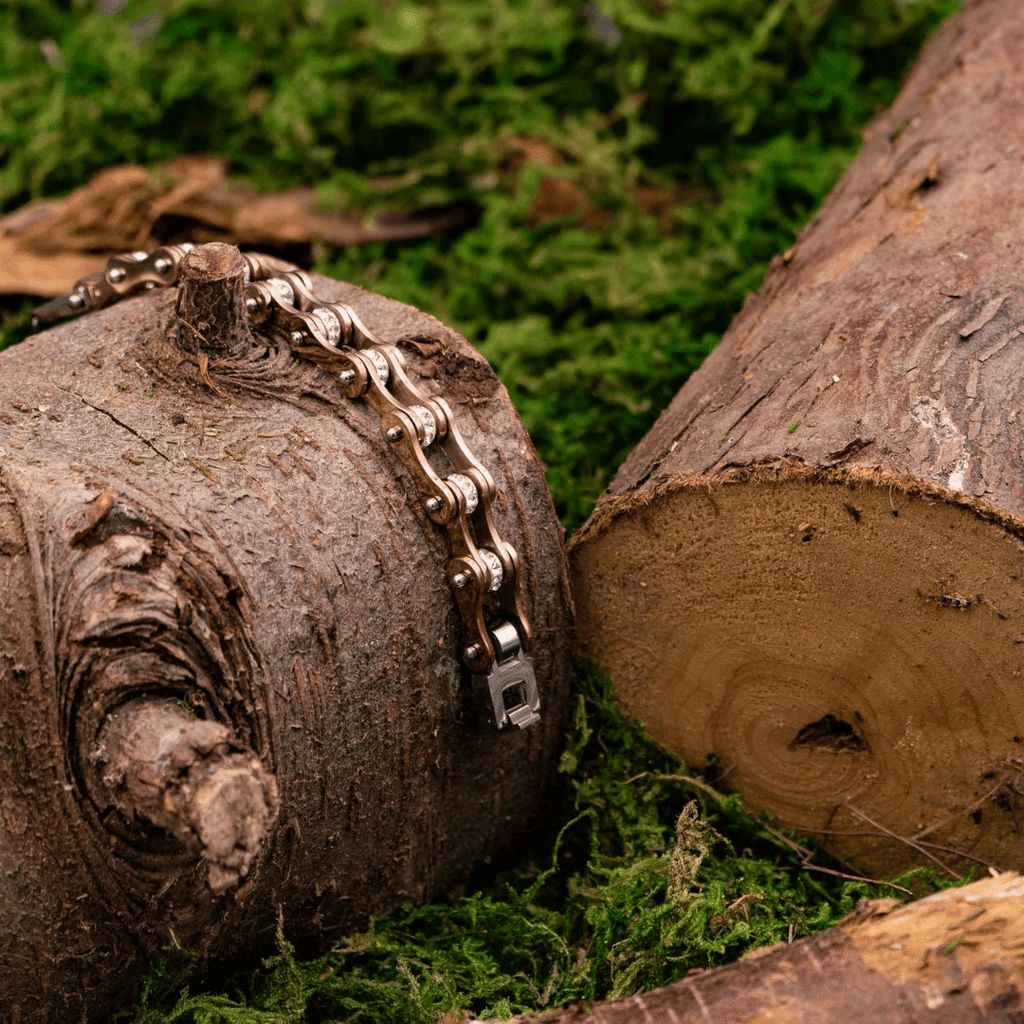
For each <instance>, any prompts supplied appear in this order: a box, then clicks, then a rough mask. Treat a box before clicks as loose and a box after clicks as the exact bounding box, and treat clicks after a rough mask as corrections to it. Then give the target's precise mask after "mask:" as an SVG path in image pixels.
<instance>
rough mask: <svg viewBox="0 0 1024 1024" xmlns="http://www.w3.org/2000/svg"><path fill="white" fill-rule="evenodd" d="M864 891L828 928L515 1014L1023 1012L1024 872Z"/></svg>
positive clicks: (556, 1023) (786, 1021) (729, 1018)
mask: <svg viewBox="0 0 1024 1024" xmlns="http://www.w3.org/2000/svg"><path fill="white" fill-rule="evenodd" d="M895 903H897V901H896V900H874V901H864V904H863V905H862V906H859V907H858V908H857V910H856V911H855V912H854V913H852V914H850V915H848V916H847V917H845V918H844V919H843V920H842V921H841V922H840V923H839V924H838V925H837V926H836V927H835V928H830V929H829V930H828V931H826V932H822V933H821V934H820V935H815V936H812V937H811V938H807V939H801V940H800V941H798V942H794V943H792V944H789V945H786V944H780V945H777V946H770V947H768V948H767V949H760V950H756V951H755V952H753V953H750V954H748V955H747V956H745V957H744V958H743V959H742V960H739V961H738V962H737V963H735V964H730V965H728V966H727V967H720V968H718V969H717V970H713V971H707V972H701V973H697V974H695V975H693V976H691V977H688V978H686V979H685V980H683V981H679V982H676V983H675V984H674V985H666V986H665V987H664V988H659V989H655V990H654V991H653V992H645V993H642V994H638V995H635V996H633V997H632V998H631V999H623V1000H621V1001H618V1002H613V1003H597V1004H588V1005H580V1006H575V1007H570V1008H569V1009H568V1010H551V1011H548V1012H545V1013H540V1014H535V1015H528V1016H524V1017H517V1018H516V1022H517V1024H584V1022H586V1024H652V1022H654V1021H657V1022H659V1024H660V1022H662V1021H665V1022H670V1024H737V1022H739V1021H748V1022H751V1024H753V1022H755V1021H756V1022H762V1021H763V1022H765V1024H768V1022H770V1021H778V1022H780V1024H833V1022H836V1021H843V1022H845V1024H971V1022H974V1021H977V1022H979V1024H980V1022H982V1021H988V1022H996V1021H1005V1022H1006V1024H1009V1022H1011V1021H1019V1020H1021V1019H1022V1018H1024V996H1022V993H1024V879H1022V878H1021V877H1020V876H1019V875H1016V874H1012V873H1007V874H1003V875H1000V876H998V877H996V878H986V879H985V880H984V881H981V882H975V883H973V884H972V885H968V886H964V887H963V888H958V889H947V890H946V891H945V892H939V893H936V894H935V895H934V896H929V897H927V898H925V899H923V900H918V901H917V902H916V903H911V904H908V905H906V906H900V907H897V908H895V909H894V908H893V905H894V904H895Z"/></svg>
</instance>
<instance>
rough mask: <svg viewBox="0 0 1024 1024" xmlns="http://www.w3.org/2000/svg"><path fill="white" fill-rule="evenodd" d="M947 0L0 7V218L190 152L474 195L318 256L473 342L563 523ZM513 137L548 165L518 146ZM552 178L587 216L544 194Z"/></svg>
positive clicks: (680, 377)
mask: <svg viewBox="0 0 1024 1024" xmlns="http://www.w3.org/2000/svg"><path fill="white" fill-rule="evenodd" d="M956 6H957V4H956V2H955V0H921V2H918V3H898V2H896V0H602V3H601V4H598V3H596V2H594V3H583V4H582V5H581V4H578V3H573V2H567V0H418V2H408V0H129V2H128V3H126V4H123V5H122V4H121V3H120V2H119V0H5V3H4V4H3V5H0V47H2V50H0V211H2V212H6V211H9V210H11V209H12V208H14V207H16V206H18V205H19V204H21V203H24V202H25V201H26V200H28V199H30V198H32V197H36V196H43V195H46V196H49V195H58V194H61V193H63V192H66V191H68V190H70V189H71V188H73V187H75V186H77V185H80V184H82V183H83V182H85V181H86V180H88V178H89V177H90V176H91V175H92V174H94V173H95V172H96V171H98V170H100V169H101V168H103V167H107V166H111V165H114V164H117V163H121V162H126V161H133V162H140V163H147V164H148V163H153V162H156V161H159V160H163V159H166V158H169V157H173V156H177V155H180V154H185V153H197V152H206V153H213V154H217V155H219V156H222V157H224V158H225V159H227V160H228V161H229V165H230V169H231V171H232V173H233V174H235V175H237V176H239V177H242V178H244V179H246V180H247V181H248V182H250V183H251V184H253V185H255V186H257V187H259V188H262V189H268V190H269V189H279V188H285V187H288V186H293V185H300V184H301V185H309V184H313V185H315V186H316V187H317V189H318V195H319V196H320V198H321V199H322V202H323V204H324V206H325V207H326V208H334V209H339V210H345V209H352V208H357V209H359V210H363V211H366V212H368V213H373V212H374V211H376V210H380V209H385V210H415V209H422V208H431V207H440V206H448V205H458V206H465V207H471V208H472V209H473V210H474V211H475V212H476V214H477V219H476V223H475V226H474V227H472V228H471V229H469V230H465V231H462V232H461V233H451V234H446V235H442V236H438V237H434V238H431V239H428V240H426V241H423V242H420V243H417V244H412V245H410V244H377V245H371V246H365V247H361V248H350V249H348V250H345V251H340V252H339V251H327V250H322V251H318V252H317V253H316V263H315V269H317V270H320V271H323V272H325V273H328V274H333V275H335V276H338V277H342V278H345V279H347V280H351V281H354V282H356V283H358V284H361V285H364V286H366V287H369V288H373V289H375V290H377V291H379V292H381V293H383V294H386V295H389V296H391V297H393V298H396V299H401V300H402V301H405V302H410V303H412V304H413V305H415V306H418V307H420V308H422V309H425V310H427V311H428V312H431V313H433V314H434V315H436V316H438V317H439V318H441V319H442V320H444V321H446V322H447V323H449V324H451V325H452V326H454V327H456V328H457V329H458V330H459V331H461V332H462V333H463V334H464V335H465V336H466V337H467V338H469V339H470V341H472V342H473V343H474V344H476V345H477V346H478V347H479V348H480V349H481V351H482V352H483V353H484V354H485V355H486V356H487V358H488V359H490V360H491V362H492V363H493V365H494V366H495V368H496V369H497V370H498V372H499V374H500V375H501V377H502V379H503V380H504V382H505V384H506V385H507V386H508V388H509V390H510V392H511V393H512V397H513V400H514V401H515V403H516V405H517V406H518V408H519V410H520V412H521V413H522V415H523V418H524V419H525V421H526V424H527V427H528V428H529V430H530V433H531V435H532V436H533V438H534V442H535V443H536V445H537V448H538V450H539V452H540V454H541V457H542V459H543V460H544V463H545V465H546V466H547V469H548V476H549V483H550V486H551V490H552V493H553V495H554V498H555V502H556V506H557V508H558V510H559V513H560V515H561V516H562V517H563V521H564V522H565V523H566V524H567V526H569V527H570V528H573V527H575V526H577V525H578V524H579V523H580V522H581V521H582V520H583V518H585V516H586V515H587V514H588V513H589V510H590V508H591V507H592V505H593V502H594V499H595V498H596V497H597V495H598V494H599V493H600V491H601V490H602V489H603V487H604V486H605V485H606V484H607V482H608V481H609V479H610V477H611V475H612V474H613V473H614V471H615V469H616V467H617V466H618V465H619V463H620V462H621V461H622V459H623V458H624V457H625V455H626V454H627V452H628V451H629V450H630V449H631V448H632V447H633V445H635V444H636V442H637V441H638V440H639V438H640V437H641V436H642V435H643V433H644V432H645V431H646V429H647V428H648V427H649V426H650V425H651V423H652V422H653V420H654V418H655V417H656V416H657V414H658V412H659V411H660V410H661V409H662V408H663V407H664V406H665V405H666V404H667V402H668V400H669V399H670V398H671V396H672V395H673V394H674V393H675V391H676V390H677V389H678V388H679V387H680V386H681V385H682V384H683V382H684V381H685V380H686V377H687V375H688V374H689V373H690V372H691V371H692V370H693V369H694V368H695V367H696V366H697V365H699V363H700V361H701V359H702V358H703V357H704V356H705V355H706V354H707V353H708V352H709V351H710V349H711V348H712V347H713V346H714V344H715V343H716V341H717V340H718V338H719V337H720V335H721V333H722V332H723V331H724V329H725V328H726V326H727V325H728V323H729V320H730V318H731V317H732V315H733V313H734V312H735V311H736V310H737V309H738V307H739V305H740V303H741V301H742V299H743V296H744V295H745V294H746V293H747V292H749V291H751V290H753V289H755V288H756V287H757V285H758V284H759V282H760V280H761V278H762V276H763V274H764V272H765V269H766V267H767V263H768V261H769V259H770V258H771V257H772V256H773V255H774V254H775V253H777V252H780V251H781V250H783V249H785V248H787V246H788V245H789V244H790V243H791V241H792V237H793V234H794V232H795V231H796V229H797V228H798V227H799V226H800V225H801V224H803V223H804V222H805V221H806V220H807V219H808V217H809V215H810V214H811V212H812V211H813V210H814V208H815V207H816V206H817V204H818V203H819V202H820V201H821V199H822V198H823V197H824V195H825V194H826V193H827V192H828V190H829V188H830V187H831V186H832V185H833V184H834V183H835V181H836V180H837V179H838V177H839V175H840V174H841V173H842V171H843V169H844V167H845V166H846V165H847V163H848V162H849V160H850V159H851V157H852V156H853V155H854V153H855V152H856V150H857V147H858V144H859V141H860V132H861V130H862V129H863V127H864V125H865V124H866V123H867V122H868V121H869V120H870V118H871V117H872V115H873V114H875V113H876V112H877V111H878V110H880V109H881V108H882V107H883V106H884V105H886V104H887V103H889V102H890V101H891V100H892V99H893V98H894V96H895V93H896V89H897V86H898V83H899V80H900V77H901V75H902V74H903V72H904V70H905V68H906V66H907V65H908V63H909V61H910V60H911V59H912V58H913V56H914V55H915V54H916V53H917V51H918V49H919V48H920V46H921V44H922V42H923V40H924V39H925V37H926V36H927V34H928V33H929V32H930V31H931V30H932V29H934V27H935V26H936V25H937V24H938V23H939V21H940V20H941V19H942V18H943V17H944V16H946V15H948V14H950V13H951V12H952V11H953V10H954V9H955V8H956ZM510 139H525V140H531V141H538V142H541V143H545V144H547V145H546V147H543V150H542V152H546V153H548V154H549V156H550V159H551V160H554V159H558V160H560V161H562V162H560V163H558V164H553V163H551V162H548V163H545V162H544V161H543V160H540V161H537V160H535V161H532V162H529V163H526V164H525V165H523V166H518V167H517V166H515V165H516V164H517V163H519V164H522V159H521V156H520V157H519V158H518V159H517V153H516V150H515V148H514V146H512V147H510V145H509V141H508V140H510ZM551 177H556V178H559V179H566V180H568V181H569V182H570V183H571V185H572V186H573V187H575V189H576V195H578V196H579V197H580V199H581V205H580V207H579V209H578V210H577V211H576V212H569V213H567V214H565V215H562V216H558V215H552V212H551V211H552V208H551V204H548V210H547V214H546V215H544V214H543V210H541V207H539V206H537V205H535V204H536V203H537V202H538V199H543V198H544V195H543V185H542V182H543V179H545V178H551ZM563 194H564V188H563ZM555 210H556V213H557V206H556V207H555ZM531 211H532V212H533V215H531ZM538 213H540V214H541V216H537V214H538ZM7 305H8V309H9V310H10V309H12V308H14V309H16V312H17V313H18V314H20V317H19V316H14V317H11V316H10V315H8V317H7V318H6V320H7V324H6V335H7V337H21V336H23V335H24V333H26V325H27V319H26V317H25V315H24V304H22V305H18V306H16V307H12V304H11V303H8V304H7Z"/></svg>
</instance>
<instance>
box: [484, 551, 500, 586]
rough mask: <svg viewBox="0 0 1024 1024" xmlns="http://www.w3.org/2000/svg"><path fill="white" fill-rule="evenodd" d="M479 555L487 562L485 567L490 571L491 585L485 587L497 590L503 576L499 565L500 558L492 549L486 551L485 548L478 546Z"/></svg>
mask: <svg viewBox="0 0 1024 1024" xmlns="http://www.w3.org/2000/svg"><path fill="white" fill-rule="evenodd" d="M480 557H481V558H482V559H483V560H484V561H485V562H486V563H487V568H488V569H490V571H491V585H490V586H489V587H488V588H487V589H488V590H498V589H499V588H500V587H501V581H502V580H503V579H504V578H505V572H504V570H503V569H502V567H501V559H500V558H499V557H498V556H497V555H496V554H495V553H494V552H493V551H488V550H487V548H480Z"/></svg>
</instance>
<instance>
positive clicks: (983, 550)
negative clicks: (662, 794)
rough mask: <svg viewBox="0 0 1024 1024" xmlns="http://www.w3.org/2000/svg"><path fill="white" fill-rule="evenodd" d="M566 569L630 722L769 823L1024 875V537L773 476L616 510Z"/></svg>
mask: <svg viewBox="0 0 1024 1024" xmlns="http://www.w3.org/2000/svg"><path fill="white" fill-rule="evenodd" d="M570 558H571V564H572V576H573V583H574V594H575V598H576V604H577V613H578V622H579V631H580V636H581V639H582V641H583V644H584V646H585V648H586V652H587V653H588V654H590V655H592V656H593V657H594V658H595V659H596V660H597V662H598V665H599V667H600V668H601V670H602V671H603V672H604V673H605V674H606V675H607V676H609V677H610V678H611V679H612V680H613V681H614V682H615V683H616V685H617V687H618V692H619V695H620V698H621V701H622V703H623V705H624V706H625V708H626V710H627V711H629V712H630V713H632V714H633V715H635V716H636V717H638V718H639V719H640V720H641V721H643V722H644V723H645V724H646V725H647V726H648V728H649V729H650V731H651V733H652V735H653V736H654V737H655V738H656V739H657V740H659V741H661V742H662V743H664V744H665V745H666V746H667V747H668V748H670V749H671V750H673V751H674V752H676V753H677V754H678V755H679V756H681V757H682V758H683V760H684V761H686V762H688V763H689V764H691V765H694V766H696V767H700V766H702V765H704V764H705V762H707V760H708V758H709V757H712V756H714V757H716V758H717V760H718V770H720V771H721V773H722V775H723V776H724V778H723V784H724V785H727V786H728V787H730V788H734V789H736V790H738V791H739V792H740V793H741V794H742V796H743V797H744V799H745V801H746V802H747V804H748V805H749V806H750V807H751V808H752V809H753V810H754V811H755V812H759V811H760V810H761V809H763V808H767V809H770V811H771V812H772V814H773V815H774V816H775V818H776V820H777V821H778V822H779V823H781V824H782V825H784V826H786V827H789V828H793V829H796V830H798V831H801V832H804V833H806V834H807V835H808V836H809V837H811V838H813V839H815V840H816V841H817V842H818V843H819V844H820V845H823V846H824V847H825V848H826V849H828V850H829V851H830V852H832V853H833V854H835V855H836V856H838V857H839V858H840V859H842V860H844V861H846V862H848V863H850V864H854V865H857V866H858V867H859V868H860V869H861V870H863V871H866V872H870V873H873V874H877V875H881V876H883V877H891V876H893V875H895V874H898V873H899V872H901V871H903V870H906V869H907V868H909V867H911V866H915V865H919V864H922V863H931V864H934V866H936V867H939V862H942V864H944V865H947V866H948V867H943V868H941V869H940V870H942V871H943V872H947V871H948V873H952V872H957V873H960V872H962V871H963V870H965V868H966V867H967V866H968V865H969V864H971V863H975V864H976V863H978V862H980V863H981V864H982V865H985V864H992V865H995V866H997V867H999V868H1002V869H1009V868H1012V869H1015V870H1020V869H1022V868H1024V849H1022V848H1021V846H1020V842H1019V837H1018V835H1017V832H1018V827H1017V824H1016V822H1017V820H1018V819H1019V818H1020V815H1021V814H1022V813H1024V801H1022V798H1021V795H1020V794H1021V793H1022V792H1024V686H1022V682H1024V630H1022V625H1021V624H1022V622H1024V588H1022V587H1021V582H1020V581H1021V574H1022V572H1024V524H1022V523H1020V522H1017V521H1015V520H1012V519H1011V518H1009V517H1007V516H1006V515H1005V514H1004V513H1000V512H998V511H997V510H995V509H992V508H986V507H985V506H983V505H981V504H980V503H978V502H976V501H973V500H972V499H969V498H967V497H965V496H964V495H962V494H957V493H955V492H952V491H947V490H945V489H943V488H939V487H934V486H931V485H927V484H923V483H920V482H917V481H914V480H911V479H909V478H906V477H899V476H896V475H895V474H891V473H890V474H886V473H882V472H880V471H876V470H870V469H848V470H842V471H840V470H828V471H826V470H812V469H809V468H805V467H799V466H790V467H787V468H785V469H781V470H780V469H779V468H778V467H771V468H761V469H748V470H735V471H731V472H728V473H726V474H724V475H722V476H719V477H717V478H710V477H690V478H685V477H676V478H670V479H668V480H666V481H665V482H662V483H660V484H658V485H656V486H649V487H647V488H645V489H643V490H642V491H641V492H638V493H631V494H627V495H625V496H622V497H620V498H617V499H613V500H612V501H611V502H609V503H608V504H607V505H606V506H605V508H604V510H603V511H602V512H600V513H599V514H598V515H597V516H595V518H594V519H593V520H592V521H591V523H590V524H588V526H587V527H585V528H584V529H583V530H582V531H581V532H580V533H579V534H578V535H577V537H576V538H574V540H573V543H572V545H571V548H570ZM954 851H955V852H954Z"/></svg>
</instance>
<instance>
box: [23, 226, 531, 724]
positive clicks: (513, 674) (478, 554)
mask: <svg viewBox="0 0 1024 1024" xmlns="http://www.w3.org/2000/svg"><path fill="white" fill-rule="evenodd" d="M192 248H193V246H192V245H190V244H187V243H186V244H184V245H167V246H161V247H160V248H158V249H154V250H152V251H151V252H142V251H140V252H131V253H124V254H122V255H119V256H114V257H112V258H111V259H110V260H109V261H108V263H107V267H106V269H105V270H104V271H102V272H101V273H98V274H91V275H89V276H88V277H83V278H82V279H81V280H79V281H78V282H76V284H75V285H74V287H73V288H72V289H71V291H70V292H68V293H67V294H66V295H62V296H59V297H58V298H56V299H53V300H52V301H50V302H47V303H45V304H44V305H42V306H39V307H38V308H37V309H36V310H35V311H34V313H33V316H32V326H33V327H34V328H40V327H46V326H49V325H50V324H53V323H55V322H57V321H58V320H62V319H66V318H67V317H71V316H77V315H79V314H81V313H87V312H91V311H92V310H96V309H100V308H102V307H104V306H107V305H110V304H111V303H113V302H116V301H118V300H120V299H123V298H127V297H128V296H129V295H134V294H137V293H139V292H143V291H146V290H148V289H152V288H156V287H170V286H173V285H175V284H177V283H178V278H179V274H180V268H181V261H182V260H183V259H184V257H185V255H186V254H187V253H188V252H189V251H191V249H192ZM242 258H243V259H244V261H245V273H246V281H247V284H246V288H245V306H246V312H247V313H248V316H249V319H250V322H251V323H252V325H253V326H254V327H255V328H257V329H259V328H262V329H263V330H264V331H265V330H267V329H277V330H278V331H280V332H283V334H284V336H285V337H287V338H288V340H289V342H290V344H291V346H292V350H293V352H295V354H296V355H299V356H304V357H306V358H310V357H313V358H315V357H316V356H317V355H325V354H327V353H329V354H330V355H329V359H328V360H326V362H328V363H329V367H325V368H327V369H328V372H330V373H331V374H332V376H334V378H335V380H336V381H337V383H338V385H339V386H340V388H341V391H342V393H343V394H344V395H345V396H346V397H348V398H362V399H364V400H365V401H366V402H367V403H368V404H369V406H370V407H371V408H372V409H373V410H374V412H375V413H376V414H377V415H378V417H379V418H380V428H381V433H382V435H383V437H384V440H385V442H386V443H387V445H388V447H389V448H391V449H393V450H394V451H395V452H396V453H397V454H398V456H399V457H400V458H401V460H402V462H403V463H404V464H405V467H406V469H407V470H408V471H409V473H410V475H411V476H412V478H413V481H414V482H415V485H416V487H417V490H418V491H419V494H420V496H421V500H422V502H423V508H424V511H425V512H426V514H427V516H428V518H429V519H430V520H431V521H432V522H433V523H435V524H436V525H437V526H438V527H442V528H444V529H445V531H446V533H447V536H448V544H449V548H450V553H451V557H450V558H449V561H448V566H447V575H448V582H449V584H450V586H451V588H452V593H453V595H454V598H455V604H456V607H457V609H458V611H459V615H460V618H461V621H462V627H463V633H464V637H463V639H464V644H463V648H462V660H463V663H464V664H465V665H466V667H467V668H469V669H470V671H471V672H472V673H473V682H474V684H475V686H477V687H478V688H480V689H482V690H483V691H484V693H485V695H486V699H487V700H489V703H490V710H491V711H493V715H494V720H495V723H496V725H497V727H498V728H499V729H501V728H505V727H507V726H517V727H519V728H526V727H527V726H529V725H532V724H533V723H534V722H537V721H539V719H540V715H539V714H538V710H539V708H540V697H539V695H538V691H537V680H536V676H535V674H534V670H533V664H532V661H531V659H530V657H529V651H530V649H531V646H532V633H531V629H530V624H529V622H528V620H527V618H526V613H525V611H524V610H523V605H522V595H521V587H520V579H521V566H520V561H519V555H518V554H517V552H516V551H515V549H514V548H513V547H512V545H511V544H509V543H508V542H507V541H504V540H503V539H502V538H501V535H500V534H499V533H498V530H497V527H496V526H495V523H494V519H493V516H492V514H491V509H492V505H493V502H494V499H495V497H496V495H497V493H498V491H497V488H496V486H495V483H494V479H493V478H492V476H491V474H490V473H489V472H488V471H487V469H486V468H485V467H484V466H483V465H482V464H481V463H480V462H479V461H478V460H477V459H476V458H475V457H474V456H473V454H472V452H470V450H469V448H468V447H467V446H466V443H465V441H464V440H463V438H462V435H461V434H460V433H459V430H458V428H457V426H456V424H455V420H454V417H453V416H452V411H451V409H450V408H449V406H448V403H447V402H445V401H444V399H443V398H441V397H439V396H428V395H425V394H424V393H423V392H422V391H420V390H419V389H418V388H417V387H416V386H415V385H414V384H413V383H412V381H411V380H410V379H409V377H408V376H407V375H406V373H405V360H404V357H403V355H402V353H401V351H400V350H399V349H398V347H397V346H396V345H390V344H385V343H383V342H381V341H380V339H378V338H377V337H376V335H374V333H373V332H372V331H371V330H370V329H369V328H368V327H367V326H366V325H365V324H364V323H363V322H362V320H361V319H360V318H359V315H358V314H357V313H356V311H355V310H354V309H353V308H352V307H351V306H349V305H348V304H346V303H343V302H324V301H322V300H320V299H318V298H317V297H316V296H315V295H314V294H313V289H312V281H311V279H310V277H309V275H307V274H306V273H305V272H304V271H302V270H300V269H299V268H298V267H295V266H293V265H292V264H288V263H284V262H282V261H279V260H276V259H273V258H272V257H268V256H264V255H262V254H259V253H243V254H242ZM435 453H440V454H439V455H437V454H435ZM442 457H443V458H442ZM432 458H433V461H436V462H440V461H444V462H446V463H447V467H446V469H445V470H444V471H443V472H439V471H438V470H437V469H435V467H434V465H433V464H432Z"/></svg>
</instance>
